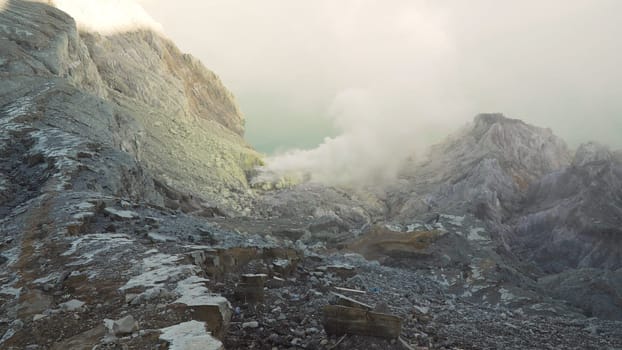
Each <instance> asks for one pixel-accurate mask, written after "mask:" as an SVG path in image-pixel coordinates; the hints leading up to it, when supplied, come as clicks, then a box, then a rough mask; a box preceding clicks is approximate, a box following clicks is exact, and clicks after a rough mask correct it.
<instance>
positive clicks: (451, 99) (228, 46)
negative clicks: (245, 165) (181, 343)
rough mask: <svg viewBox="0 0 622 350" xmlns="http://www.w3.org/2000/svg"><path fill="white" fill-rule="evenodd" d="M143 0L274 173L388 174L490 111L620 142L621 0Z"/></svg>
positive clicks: (576, 138)
mask: <svg viewBox="0 0 622 350" xmlns="http://www.w3.org/2000/svg"><path fill="white" fill-rule="evenodd" d="M57 1H66V2H69V3H72V4H75V3H79V4H80V6H82V4H83V3H87V2H92V3H96V2H107V3H108V5H109V4H110V3H114V4H117V5H115V6H118V4H120V3H123V4H124V5H123V6H124V8H127V9H130V8H131V7H132V6H133V5H128V4H129V2H128V0H57ZM138 1H139V2H140V3H141V4H142V5H143V7H144V8H145V9H146V11H147V13H149V14H150V15H151V16H152V17H153V18H154V19H155V21H157V22H158V23H159V24H161V28H162V30H163V32H164V33H165V34H166V35H168V36H169V37H170V38H171V39H173V40H174V41H175V42H176V43H177V44H178V45H179V46H180V47H181V49H182V50H184V51H187V52H190V53H192V54H193V55H195V56H197V57H199V58H200V59H201V60H202V61H203V63H204V64H205V65H206V66H207V67H208V68H210V69H212V70H213V71H215V72H216V73H217V74H218V75H219V76H220V77H221V78H222V80H223V81H224V83H225V85H226V86H228V87H229V88H230V89H231V90H232V92H233V93H234V94H235V95H236V96H237V99H238V102H239V104H240V106H241V109H242V111H243V112H244V114H245V116H246V119H247V134H246V136H247V139H248V140H249V141H250V142H251V143H252V144H253V145H255V146H256V147H257V148H258V149H259V150H260V151H264V152H266V153H272V154H276V156H275V157H272V158H270V159H269V167H270V168H271V169H272V170H275V171H278V172H287V171H303V172H311V173H313V174H314V176H315V177H316V178H317V179H320V180H324V179H333V178H337V177H339V178H341V177H344V178H345V180H347V181H352V180H364V179H368V178H370V176H369V175H370V174H371V175H373V176H372V178H373V177H377V176H384V175H386V174H385V173H386V172H389V173H390V172H391V169H393V168H395V166H396V164H398V163H399V162H401V160H402V159H404V158H405V157H408V156H409V155H412V154H413V153H416V152H418V151H421V150H422V149H424V147H425V146H426V145H429V144H430V143H431V142H434V141H438V140H439V139H440V138H441V137H443V136H445V135H446V134H447V133H449V132H451V131H452V130H455V129H456V128H458V127H459V126H461V125H464V124H465V123H466V122H468V121H469V120H471V119H472V117H473V116H474V115H475V114H477V113H481V112H502V113H504V114H506V115H507V116H510V117H513V118H520V119H523V120H525V121H527V122H530V123H533V124H535V125H538V126H543V127H550V128H552V129H553V130H554V132H555V133H556V134H557V135H559V136H561V137H563V138H564V139H566V141H567V142H568V143H569V144H570V145H571V146H573V147H574V146H576V145H578V143H581V142H586V141H588V140H596V141H599V142H601V143H606V144H609V145H612V146H614V147H622V137H620V136H622V113H621V112H622V88H621V87H620V83H621V82H622V69H621V68H620V64H621V63H620V62H622V40H621V39H620V38H622V25H620V23H619V18H620V13H622V1H618V0H596V1H594V0H547V1H536V0H528V1H509V0H507V1H503V0H469V1H464V0H435V1H422V0H393V1H370V0H340V1H335V0H313V1H311V0H307V1H298V0H262V1H248V0H244V1H242V0H209V1H206V0H177V1H174V2H173V1H158V0H138ZM108 5H106V6H105V8H108V7H109V6H108ZM87 12H88V11H87ZM91 12H93V11H91ZM99 12H101V11H100V10H97V11H94V13H99ZM120 12H123V13H124V16H125V20H124V21H125V22H128V21H130V22H132V23H135V22H140V23H149V20H148V19H145V18H144V16H143V14H142V13H141V12H140V11H134V10H132V11H129V10H124V11H120ZM133 12H136V13H133ZM85 21H86V22H93V21H90V20H88V19H86V20H85ZM113 22H114V21H113ZM121 22H123V21H121ZM117 26H118V25H117ZM156 27H158V28H160V26H159V25H156Z"/></svg>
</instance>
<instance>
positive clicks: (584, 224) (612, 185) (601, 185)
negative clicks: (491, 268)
mask: <svg viewBox="0 0 622 350" xmlns="http://www.w3.org/2000/svg"><path fill="white" fill-rule="evenodd" d="M517 217H518V219H517V223H516V229H515V230H514V232H513V235H512V236H511V238H512V242H511V245H512V246H513V247H514V250H515V251H516V252H517V254H518V255H519V256H521V257H523V258H524V259H526V260H528V261H534V262H535V263H536V264H538V265H539V266H540V267H541V268H542V269H544V270H545V271H547V272H561V271H563V270H565V269H568V268H585V267H594V268H606V269H612V270H615V269H618V268H621V267H622V246H621V243H622V229H621V227H622V162H620V161H618V160H616V159H615V158H614V156H613V154H612V152H610V151H609V150H608V149H607V148H606V147H603V146H599V145H596V144H593V143H591V144H586V145H582V146H581V147H579V149H578V150H577V152H576V155H575V158H574V160H573V162H572V165H570V166H568V167H567V168H564V169H562V170H559V171H557V172H553V173H551V174H548V175H546V176H544V177H543V178H542V179H541V180H539V181H537V182H536V183H534V184H533V186H532V187H531V188H530V189H529V193H528V195H527V197H526V199H525V203H524V211H523V212H522V215H520V214H519V215H517Z"/></svg>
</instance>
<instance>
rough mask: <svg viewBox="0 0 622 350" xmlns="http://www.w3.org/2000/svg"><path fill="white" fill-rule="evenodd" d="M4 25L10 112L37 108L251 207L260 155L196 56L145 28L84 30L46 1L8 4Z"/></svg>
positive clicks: (223, 200)
mask: <svg viewBox="0 0 622 350" xmlns="http://www.w3.org/2000/svg"><path fill="white" fill-rule="evenodd" d="M0 27H1V29H2V35H1V36H0V41H1V43H2V45H0V50H2V61H0V74H1V75H2V82H3V83H2V87H1V88H0V89H1V91H0V105H2V106H4V107H3V108H4V109H5V115H7V114H9V112H8V109H10V108H13V109H12V111H13V112H12V115H14V116H15V115H16V113H21V112H25V111H26V109H25V108H30V107H32V110H31V111H29V113H30V115H33V114H37V113H38V115H39V116H41V117H43V116H44V117H45V120H46V123H47V124H48V125H53V126H54V127H57V128H59V129H62V130H64V131H67V132H69V133H72V134H76V135H80V136H84V137H85V138H87V139H89V140H93V141H95V142H98V143H102V144H106V145H109V146H111V147H113V148H116V149H119V150H121V151H122V152H125V153H128V154H130V155H131V156H132V157H134V158H135V159H136V160H138V161H140V163H141V165H142V166H143V167H145V168H146V169H148V170H149V171H150V172H151V174H152V175H153V176H154V177H155V178H156V179H158V180H159V181H160V182H162V183H163V184H165V185H167V186H170V187H172V188H175V189H182V190H183V191H182V192H186V193H190V194H192V195H194V196H196V197H202V198H204V199H206V200H208V201H209V202H211V203H212V205H220V206H222V207H224V208H225V209H226V210H230V211H232V212H234V213H235V212H241V211H243V210H244V209H247V206H248V204H247V203H246V202H248V201H249V200H250V199H251V198H252V195H251V194H250V193H249V190H248V189H249V186H248V182H247V172H249V171H251V170H252V169H253V168H254V166H256V165H258V164H260V162H261V160H260V158H259V155H258V154H257V153H256V152H255V151H253V150H252V149H251V148H250V146H248V145H247V143H246V142H245V141H244V140H243V138H242V137H241V135H242V134H243V131H244V119H243V117H242V115H241V113H240V112H239V110H238V108H237V106H236V104H235V101H234V99H233V97H232V95H231V94H230V92H229V91H228V90H227V89H226V88H225V87H224V86H223V85H222V83H221V81H220V79H218V77H217V76H216V75H215V74H214V73H212V72H211V71H209V70H207V69H206V68H205V67H204V66H203V65H202V64H201V63H200V62H199V61H198V60H197V59H195V58H193V57H192V56H190V55H185V54H182V53H181V52H180V51H179V50H178V49H177V48H176V47H175V46H174V45H173V44H172V43H171V42H170V41H169V40H168V39H165V38H163V37H161V36H160V35H158V34H156V33H154V32H151V31H148V30H139V29H137V30H135V31H133V32H126V33H118V34H112V35H106V36H105V35H100V34H97V33H87V32H81V33H79V32H78V31H77V29H76V25H75V22H74V20H73V19H72V18H71V17H69V16H68V15H67V14H65V13H63V12H62V11H59V10H57V9H55V8H53V7H50V6H48V5H46V4H42V3H35V2H25V1H9V2H7V4H6V8H5V9H4V10H3V11H2V13H1V17H0ZM33 102H36V103H35V104H33ZM11 106H13V107H11ZM15 106H19V107H15ZM27 106H30V107H27ZM15 108H18V109H15ZM22 114H24V113H22ZM173 200H177V199H173ZM245 203H246V204H245Z"/></svg>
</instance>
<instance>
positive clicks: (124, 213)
mask: <svg viewBox="0 0 622 350" xmlns="http://www.w3.org/2000/svg"><path fill="white" fill-rule="evenodd" d="M104 212H106V214H108V215H109V216H110V217H111V218H113V219H115V220H131V219H134V218H137V217H138V216H139V215H138V214H137V213H135V212H133V211H130V210H117V209H114V208H106V209H104Z"/></svg>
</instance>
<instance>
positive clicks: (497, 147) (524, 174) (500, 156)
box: [387, 114, 570, 221]
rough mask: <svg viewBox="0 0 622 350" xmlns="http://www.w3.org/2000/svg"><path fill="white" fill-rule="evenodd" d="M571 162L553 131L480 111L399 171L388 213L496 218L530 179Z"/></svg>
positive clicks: (503, 214)
mask: <svg viewBox="0 0 622 350" xmlns="http://www.w3.org/2000/svg"><path fill="white" fill-rule="evenodd" d="M569 162H570V154H569V151H568V150H567V147H566V145H565V143H564V142H563V141H562V140H561V139H559V138H558V137H556V136H555V135H553V133H552V132H551V130H548V129H542V128H538V127H534V126H531V125H528V124H526V123H524V122H522V121H520V120H517V119H509V118H506V117H504V116H503V115H501V114H481V115H478V116H476V117H475V119H474V121H473V123H471V124H469V125H467V126H466V127H465V128H463V129H462V130H461V131H459V132H458V133H456V134H454V135H452V136H450V137H449V138H448V139H447V140H446V141H444V142H443V143H441V144H439V145H436V146H434V147H432V148H431V150H430V152H429V155H428V156H427V158H426V159H425V160H424V161H421V162H413V163H411V164H409V165H408V166H407V167H406V168H405V169H404V170H403V173H402V177H403V179H404V180H403V181H402V182H401V183H400V184H399V185H398V186H397V189H392V190H390V191H389V195H388V196H387V197H388V198H389V207H390V208H391V215H392V216H396V217H398V218H403V219H406V218H414V217H417V216H421V215H426V214H428V215H429V214H430V213H434V212H437V211H439V210H441V211H443V212H446V213H452V214H464V213H471V214H473V215H475V216H477V217H478V218H481V219H488V220H497V221H500V220H501V219H502V218H505V217H507V216H508V214H509V213H510V212H511V211H512V210H513V209H514V208H515V204H516V203H517V202H518V201H519V200H520V198H521V196H522V194H523V193H524V191H525V190H526V189H527V187H528V186H529V184H530V183H532V182H533V181H535V180H537V179H539V178H540V177H541V176H542V175H544V174H547V173H549V172H551V171H554V170H557V169H559V168H561V167H563V166H565V165H567V164H568V163H569Z"/></svg>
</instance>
